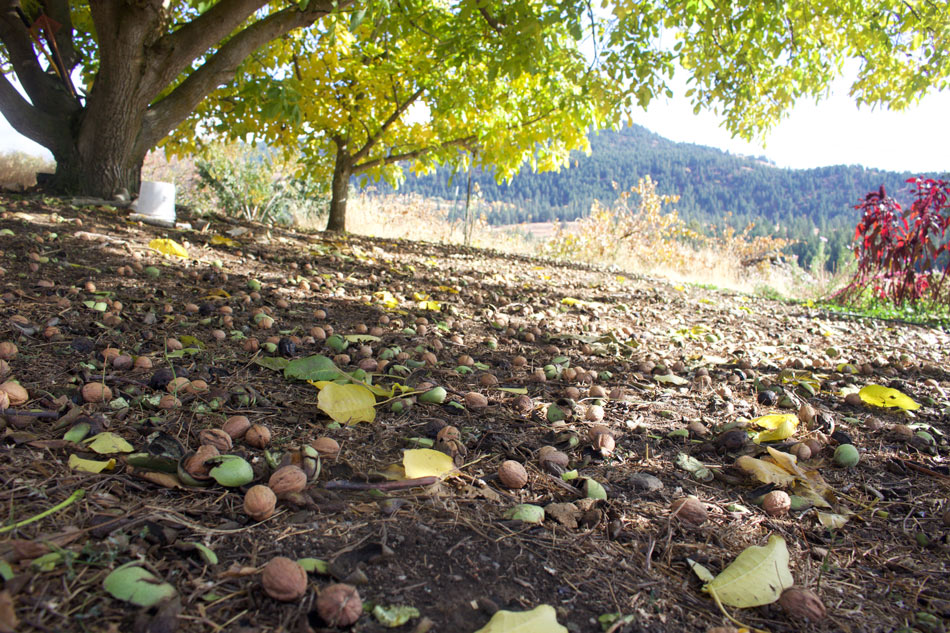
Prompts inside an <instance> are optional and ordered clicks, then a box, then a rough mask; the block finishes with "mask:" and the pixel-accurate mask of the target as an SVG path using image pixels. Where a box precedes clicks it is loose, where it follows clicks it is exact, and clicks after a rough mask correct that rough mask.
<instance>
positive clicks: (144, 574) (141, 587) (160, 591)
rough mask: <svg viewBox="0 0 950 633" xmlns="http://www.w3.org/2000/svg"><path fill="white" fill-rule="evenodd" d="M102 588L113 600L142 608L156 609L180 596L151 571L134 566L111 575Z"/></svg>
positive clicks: (130, 565)
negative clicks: (159, 604)
mask: <svg viewBox="0 0 950 633" xmlns="http://www.w3.org/2000/svg"><path fill="white" fill-rule="evenodd" d="M102 586H103V588H105V590H106V591H107V592H109V594H110V595H111V596H112V597H113V598H117V599H119V600H123V601H125V602H131V603H132V604H135V605H138V606H140V607H154V606H155V605H156V604H158V603H159V602H164V601H165V600H171V599H172V598H174V597H175V596H177V595H178V591H176V589H175V588H174V587H173V586H172V585H170V584H168V583H167V582H162V581H161V580H159V579H158V577H156V576H155V575H154V574H153V573H151V572H150V571H148V570H146V569H143V568H142V567H137V566H135V565H134V564H127V565H123V566H122V567H119V568H118V569H116V570H115V571H113V572H112V573H110V574H109V575H108V576H106V579H105V580H104V581H103V583H102Z"/></svg>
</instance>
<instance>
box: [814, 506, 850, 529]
mask: <svg viewBox="0 0 950 633" xmlns="http://www.w3.org/2000/svg"><path fill="white" fill-rule="evenodd" d="M817 512H818V522H819V523H821V526H822V527H823V528H825V529H826V530H837V529H838V528H842V527H844V525H845V523H847V522H848V517H847V516H845V515H843V514H835V513H834V512H822V511H821V510H817Z"/></svg>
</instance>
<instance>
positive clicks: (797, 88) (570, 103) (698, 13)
mask: <svg viewBox="0 0 950 633" xmlns="http://www.w3.org/2000/svg"><path fill="white" fill-rule="evenodd" d="M0 6H2V9H0V60H2V70H3V77H2V79H0V112H2V113H3V115H4V116H5V117H6V118H7V119H8V120H9V121H10V123H11V124H12V125H13V126H14V128H15V129H17V130H18V131H20V132H21V133H23V134H24V135H26V136H28V137H29V138H32V139H33V140H35V141H37V142H39V143H40V144H41V145H44V146H46V147H48V148H49V149H50V150H51V151H52V153H53V155H54V158H56V160H57V178H56V182H57V184H58V185H59V186H60V187H64V188H72V189H75V190H81V191H86V192H89V193H96V194H99V195H108V194H111V193H112V192H114V191H115V190H116V189H118V188H120V187H128V188H130V189H135V188H136V187H137V184H138V176H139V171H140V166H141V161H142V159H143V158H144V155H145V152H146V151H148V150H149V149H150V148H152V147H154V146H155V145H156V144H158V143H160V142H161V141H163V139H165V138H166V137H167V136H168V135H169V134H170V133H172V132H173V131H174V130H176V128H178V129H179V131H178V133H177V134H176V140H177V141H178V142H179V143H187V142H188V136H189V135H191V136H192V138H195V137H199V138H200V136H197V135H200V134H211V133H214V132H218V133H224V134H230V135H235V134H238V133H250V132H253V133H254V134H255V135H256V136H257V137H259V138H260V140H262V141H266V142H269V143H281V144H283V145H284V146H285V147H287V148H290V151H297V150H298V148H299V149H302V150H303V151H304V155H305V157H306V163H307V164H308V166H309V168H311V169H316V168H317V167H318V166H320V165H323V170H324V171H329V169H328V167H327V166H328V165H329V164H330V160H331V157H333V164H334V167H335V170H334V171H338V170H337V169H336V168H338V167H339V165H337V162H338V161H337V160H336V159H337V158H339V157H340V152H339V151H338V150H339V149H340V148H341V147H345V148H346V151H345V152H343V154H344V155H345V156H346V161H349V163H350V168H351V169H352V170H353V171H363V172H366V173H372V174H374V175H379V176H384V175H387V174H388V175H389V176H390V178H397V177H398V168H393V167H392V164H393V162H394V160H395V158H397V157H402V158H408V159H412V160H414V161H415V162H416V165H417V166H418V167H420V168H427V166H428V165H430V164H432V163H433V162H440V161H445V160H471V158H470V157H471V156H473V155H474V156H477V159H476V160H477V161H479V162H481V163H482V164H486V165H488V164H492V165H496V166H499V167H500V170H499V173H500V174H502V175H510V174H512V173H514V172H515V171H516V170H517V169H518V168H519V166H521V165H523V164H524V163H526V162H528V163H530V164H531V165H532V166H533V167H536V168H539V169H544V168H557V167H558V166H560V165H561V164H563V160H564V159H565V157H566V156H567V154H568V152H569V151H570V150H571V149H575V148H584V147H586V143H587V141H586V139H585V134H586V132H587V131H588V129H589V128H590V127H600V126H608V125H616V124H618V123H619V122H620V121H621V120H623V119H624V118H625V117H628V116H631V115H632V113H633V111H634V110H635V108H636V107H645V106H646V105H648V104H649V103H650V101H651V100H652V99H653V98H654V97H655V96H657V95H659V94H666V93H668V92H669V90H670V88H669V81H670V79H671V77H672V74H673V72H674V69H676V68H677V67H681V68H683V69H684V70H685V72H687V73H688V74H689V75H690V82H689V83H690V88H689V91H688V96H689V97H690V98H691V99H692V101H693V103H694V105H695V107H696V108H697V110H698V109H704V108H705V109H712V110H715V111H718V112H720V113H722V114H723V115H724V117H725V124H726V125H727V127H728V128H729V129H730V130H731V131H732V132H733V133H735V134H739V135H743V136H746V137H748V136H753V135H757V134H763V133H766V132H767V131H768V130H769V129H770V128H771V127H772V126H774V124H775V123H776V122H777V121H778V120H779V119H780V118H781V116H782V114H783V113H785V112H786V111H787V110H788V108H789V107H790V106H791V105H792V104H793V103H794V102H795V101H796V100H797V99H800V98H820V97H821V96H822V95H824V94H825V93H826V92H827V90H828V87H829V85H830V82H831V81H832V79H834V78H835V77H837V76H838V75H840V74H841V73H842V70H843V68H844V66H845V64H846V63H847V62H848V60H855V62H856V64H857V79H856V81H855V82H854V84H853V86H852V94H853V96H854V98H855V99H856V100H857V101H858V102H859V103H864V104H869V105H885V106H889V107H895V108H901V107H905V106H907V105H909V104H911V103H913V102H914V101H916V100H917V99H919V98H920V97H921V96H922V95H923V94H925V93H926V92H928V91H931V90H940V89H943V88H945V87H946V86H947V81H948V76H950V56H948V55H947V54H946V51H947V50H950V7H948V3H947V2H946V1H944V2H936V1H929V0H906V1H903V0H871V1H856V0H818V1H814V2H813V1H805V0H794V1H792V2H785V3H775V2H766V1H758V2H751V3H732V2H723V3H714V2H712V0H685V1H682V0H677V1H675V2H674V1H672V0H638V1H634V0H606V1H605V2H604V4H603V7H602V9H600V10H598V11H594V10H592V9H591V7H590V6H589V5H588V4H587V3H586V2H581V1H580V0H548V1H541V0H342V1H337V2H328V1H327V2H322V1H321V0H302V1H301V2H288V1H272V2H266V1H264V0H219V1H218V2H212V1H208V0H173V1H160V0H140V1H137V2H130V1H129V2H127V1H123V0H116V1H115V2H92V3H88V2H78V1H76V2H69V1H67V0H46V1H45V2H39V1H38V0H29V1H28V0H0ZM75 72H79V74H80V77H81V81H80V82H79V85H78V86H73V85H72V77H73V75H74V73H75ZM14 76H15V77H16V79H17V80H18V82H19V84H20V85H21V86H22V87H23V89H24V91H25V94H26V96H25V97H24V96H22V95H21V94H20V93H19V92H18V91H17V89H16V87H15V86H14V83H13V82H12V79H13V77H14ZM209 95H212V96H211V98H210V99H209V98H208V97H209ZM412 107H415V108H416V110H417V111H419V112H422V114H423V116H421V117H419V116H417V117H416V118H415V119H412V120H410V119H409V118H406V114H407V113H408V112H409V111H410V109H411V108H412ZM417 114H418V112H417ZM425 114H428V115H429V116H428V117H426V116H424V115H425ZM459 148H462V149H464V150H466V151H467V152H468V153H467V156H468V157H469V158H459V155H458V154H457V153H456V152H457V150H458V149H459ZM473 152H477V153H475V154H473ZM463 156H464V154H463ZM346 161H345V162H346ZM394 169H395V171H394Z"/></svg>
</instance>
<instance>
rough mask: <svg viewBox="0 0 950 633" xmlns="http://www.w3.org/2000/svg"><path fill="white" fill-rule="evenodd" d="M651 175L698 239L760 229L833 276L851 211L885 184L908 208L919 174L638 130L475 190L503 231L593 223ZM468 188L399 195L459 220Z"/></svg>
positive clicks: (454, 183)
mask: <svg viewBox="0 0 950 633" xmlns="http://www.w3.org/2000/svg"><path fill="white" fill-rule="evenodd" d="M816 151H820V148H816ZM646 175H649V176H650V177H651V178H653V180H654V181H656V182H657V190H658V192H659V193H662V194H675V195H678V196H679V201H678V202H677V204H676V205H675V208H676V209H677V211H678V212H679V214H680V217H682V218H683V219H684V220H685V221H686V222H687V223H689V224H690V225H691V226H692V228H694V229H697V230H701V231H702V230H709V229H710V227H714V226H719V227H721V226H722V225H724V224H729V225H731V226H734V227H736V228H737V229H740V230H741V229H743V228H745V227H746V226H747V225H749V224H750V223H754V224H755V227H754V228H753V232H752V234H753V235H773V236H775V237H784V238H789V239H793V240H796V241H797V244H796V245H794V246H793V247H791V251H792V252H793V253H794V254H795V255H796V256H797V257H798V259H799V263H801V264H802V265H804V266H811V265H812V263H813V261H814V259H815V258H816V257H820V258H823V259H824V261H823V262H822V265H826V266H827V267H829V268H834V267H835V266H837V265H838V264H839V263H841V262H843V261H844V259H846V258H847V257H848V256H850V250H849V243H850V240H851V237H852V235H853V230H854V226H855V224H856V222H857V220H858V219H859V215H858V212H857V211H855V209H854V205H855V204H857V202H858V201H859V200H860V199H862V198H863V197H864V195H866V194H867V193H868V192H869V191H872V190H876V189H878V187H880V186H881V185H882V184H883V185H884V186H885V187H886V188H887V190H888V191H889V192H890V193H891V194H892V195H894V194H897V195H896V196H895V197H897V198H898V199H899V200H901V202H902V203H904V202H906V201H907V198H908V197H909V196H908V195H907V194H906V190H907V185H906V182H905V181H906V180H907V179H908V178H912V177H914V176H917V175H919V174H914V173H912V172H892V171H886V170H881V169H874V168H867V167H863V166H860V165H834V166H829V167H815V168H810V169H793V168H788V167H779V166H778V165H776V164H775V163H773V162H771V161H769V160H768V159H767V158H766V157H764V156H756V157H751V156H742V155H737V154H732V153H729V152H727V151H724V150H721V149H718V148H713V147H707V146H704V145H699V144H695V143H681V142H675V141H671V140H669V139H666V138H664V137H662V136H660V135H659V134H656V133H654V132H651V131H650V130H648V129H646V128H644V127H642V126H639V125H632V126H629V127H626V128H624V129H622V130H619V131H613V130H602V131H600V132H596V133H593V134H592V135H591V154H590V155H589V156H588V155H585V154H584V153H582V152H573V153H572V154H571V157H570V167H569V168H566V169H562V170H561V171H559V172H547V173H542V174H536V173H521V174H519V175H517V176H515V178H514V179H513V180H512V181H511V182H510V183H502V184H498V183H496V182H495V180H494V176H493V174H491V173H489V172H485V171H479V170H475V171H474V172H473V173H472V180H473V183H475V184H477V185H478V191H479V195H480V198H481V200H482V201H484V202H489V203H494V202H501V203H505V204H501V205H485V204H481V205H480V206H479V208H478V209H477V210H478V212H479V213H481V214H485V215H486V217H487V220H488V222H489V223H490V224H495V225H499V224H518V223H522V222H548V221H553V220H560V221H570V220H575V219H577V218H580V217H583V216H585V215H587V213H588V212H589V210H590V207H591V205H592V204H593V203H594V201H595V200H599V201H600V202H601V203H602V204H608V205H609V204H611V203H612V202H613V201H614V200H615V199H616V198H617V195H618V193H619V192H620V191H625V190H629V189H630V188H631V187H633V186H635V185H636V183H637V181H638V180H639V179H640V178H642V177H644V176H646ZM924 175H927V176H932V177H936V176H938V174H924ZM944 176H945V177H946V174H944ZM467 181H468V177H467V174H464V173H457V174H455V175H454V177H453V174H452V172H451V170H450V169H448V168H440V169H439V170H437V171H436V172H435V173H434V174H429V175H426V176H410V177H409V178H407V180H406V182H405V183H404V184H403V186H402V187H400V191H401V192H410V193H418V194H421V195H424V196H428V197H438V198H443V199H446V200H450V201H452V200H455V201H457V202H458V207H459V209H458V210H456V211H455V214H456V215H459V214H461V213H463V210H462V207H464V200H465V189H466V185H467ZM378 188H379V189H380V190H383V191H388V190H389V189H388V188H387V187H385V186H384V187H378ZM902 198H903V199H902Z"/></svg>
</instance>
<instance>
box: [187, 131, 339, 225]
mask: <svg viewBox="0 0 950 633" xmlns="http://www.w3.org/2000/svg"><path fill="white" fill-rule="evenodd" d="M195 167H196V169H197V173H198V178H199V182H200V187H201V188H202V189H204V190H206V191H208V192H210V193H212V194H213V195H214V199H215V200H216V203H217V210H219V211H221V212H222V213H224V214H226V215H229V216H232V217H240V218H244V219H246V220H253V221H256V222H263V223H265V224H274V223H278V224H291V225H294V224H297V223H298V222H299V221H301V220H303V219H307V220H308V221H310V222H313V221H314V220H315V219H317V218H319V217H321V216H325V215H326V213H327V210H328V208H329V196H328V195H327V193H326V190H325V187H322V186H320V185H319V184H317V183H314V182H312V181H310V180H309V179H307V178H305V177H299V176H297V175H296V174H295V170H296V169H297V166H296V165H293V164H291V163H289V162H287V161H284V160H281V159H280V158H279V157H278V156H277V155H276V154H272V153H271V152H268V151H267V150H266V149H262V148H253V147H251V146H248V145H245V144H242V143H231V144H228V145H221V144H216V145H213V146H211V147H209V148H207V149H206V150H205V151H203V152H202V154H201V156H199V157H198V158H196V159H195Z"/></svg>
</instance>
